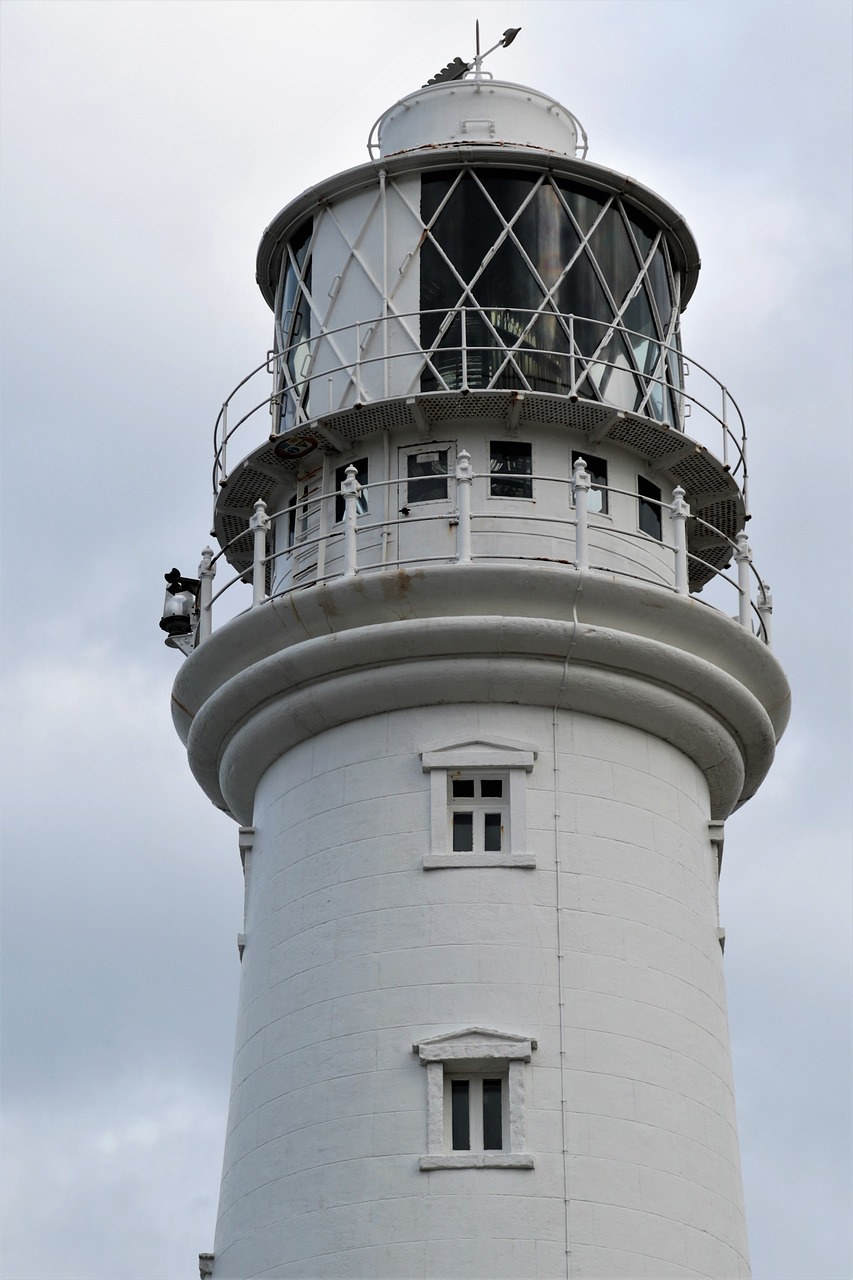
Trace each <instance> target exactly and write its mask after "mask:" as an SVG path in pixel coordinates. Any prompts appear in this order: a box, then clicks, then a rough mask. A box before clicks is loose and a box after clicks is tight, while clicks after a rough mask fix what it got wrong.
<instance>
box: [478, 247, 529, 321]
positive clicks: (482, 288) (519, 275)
mask: <svg viewBox="0 0 853 1280" xmlns="http://www.w3.org/2000/svg"><path fill="white" fill-rule="evenodd" d="M478 265H479V264H478ZM471 274H472V275H473V272H472V273H471ZM471 292H472V293H473V294H474V297H475V298H476V299H477V301H478V303H479V304H480V306H481V307H487V306H496V307H505V306H506V305H507V304H508V303H509V304H510V305H511V306H512V307H514V308H516V309H517V310H519V311H535V310H536V309H537V308H538V307H541V305H542V299H543V298H544V296H545V295H544V294H543V292H542V290H541V288H540V287H539V285H538V284H537V283H536V280H535V278H534V276H533V273H532V272H531V270H530V268H529V267H528V265H527V263H526V262H525V261H524V259H523V258H522V256H521V254H520V253H519V251H518V248H517V246H516V245H514V244H513V243H512V241H511V240H509V239H507V240H504V242H503V244H502V245H501V247H500V248H499V249H498V251H497V253H496V254H495V256H494V257H493V258H492V260H491V261H490V262H489V264H488V266H487V267H486V268H485V269H484V271H483V274H482V275H481V276H480V278H479V280H478V281H477V282H476V284H475V285H474V286H473V288H472V290H471Z"/></svg>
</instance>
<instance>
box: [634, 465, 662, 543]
mask: <svg viewBox="0 0 853 1280" xmlns="http://www.w3.org/2000/svg"><path fill="white" fill-rule="evenodd" d="M660 502H661V491H660V489H659V488H658V487H657V485H656V484H652V482H651V480H646V479H645V478H644V477H643V476H637V519H638V521H639V525H640V529H641V530H642V532H643V533H647V534H648V535H649V537H650V538H657V540H658V542H663V524H662V521H661V506H660Z"/></svg>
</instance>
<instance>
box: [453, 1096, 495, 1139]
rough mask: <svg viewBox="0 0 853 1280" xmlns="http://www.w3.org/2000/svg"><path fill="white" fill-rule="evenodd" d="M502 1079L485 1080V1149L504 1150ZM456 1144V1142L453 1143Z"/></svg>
mask: <svg viewBox="0 0 853 1280" xmlns="http://www.w3.org/2000/svg"><path fill="white" fill-rule="evenodd" d="M501 1084H502V1081H501V1080H484V1081H483V1150H484V1151H502V1150H503V1099H502V1097H501V1092H502V1091H501ZM453 1145H454V1146H455V1145H456V1144H455V1143H454V1144H453Z"/></svg>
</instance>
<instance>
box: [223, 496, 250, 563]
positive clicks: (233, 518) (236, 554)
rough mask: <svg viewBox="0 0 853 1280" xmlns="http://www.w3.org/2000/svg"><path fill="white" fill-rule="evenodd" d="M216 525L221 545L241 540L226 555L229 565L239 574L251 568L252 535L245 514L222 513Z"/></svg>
mask: <svg viewBox="0 0 853 1280" xmlns="http://www.w3.org/2000/svg"><path fill="white" fill-rule="evenodd" d="M216 523H217V536H218V538H219V541H220V543H221V544H223V545H225V544H227V543H229V542H230V541H231V539H232V538H239V541H238V542H235V543H233V545H232V546H230V547H229V548H228V552H227V554H226V559H227V560H228V563H229V564H231V565H233V566H234V568H235V569H236V570H237V571H238V573H239V572H240V570H242V569H248V568H250V567H251V564H252V535H251V533H250V532H249V530H248V529H247V528H246V516H245V513H244V512H236V511H235V512H229V511H220V512H219V513H218V517H217V521H216ZM241 535H242V536H241Z"/></svg>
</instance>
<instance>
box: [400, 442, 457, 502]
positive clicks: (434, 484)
mask: <svg viewBox="0 0 853 1280" xmlns="http://www.w3.org/2000/svg"><path fill="white" fill-rule="evenodd" d="M406 467H407V475H408V477H409V483H408V485H407V487H406V501H407V502H442V501H444V500H446V498H447V450H446V449H431V450H426V451H425V452H423V453H410V454H409V456H408V458H407V459H406Z"/></svg>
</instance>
